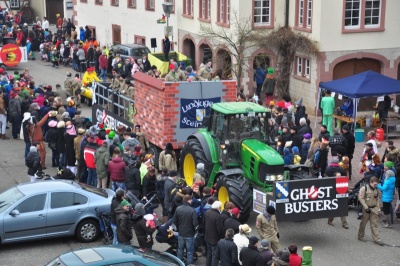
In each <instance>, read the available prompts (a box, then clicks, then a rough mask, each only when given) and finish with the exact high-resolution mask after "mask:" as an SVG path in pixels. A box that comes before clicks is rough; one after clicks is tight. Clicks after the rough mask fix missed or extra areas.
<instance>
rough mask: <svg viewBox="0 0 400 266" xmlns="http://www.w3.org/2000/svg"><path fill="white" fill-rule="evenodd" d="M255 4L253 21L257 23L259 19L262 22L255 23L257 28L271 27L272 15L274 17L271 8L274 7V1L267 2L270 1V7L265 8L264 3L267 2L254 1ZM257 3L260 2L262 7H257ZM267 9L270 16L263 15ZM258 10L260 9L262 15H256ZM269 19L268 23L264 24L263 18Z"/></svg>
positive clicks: (261, 0) (262, 0)
mask: <svg viewBox="0 0 400 266" xmlns="http://www.w3.org/2000/svg"><path fill="white" fill-rule="evenodd" d="M253 1H254V2H253V5H254V17H253V21H256V19H255V18H259V20H260V22H254V25H255V26H269V25H271V15H272V10H271V8H272V6H271V4H272V3H271V2H272V0H267V1H268V5H267V6H263V3H264V1H265V0H253ZM256 2H260V7H256ZM264 8H265V9H267V10H268V14H266V15H265V14H263V9H264ZM256 9H260V11H261V12H260V14H261V15H256V12H255V10H256ZM265 16H266V17H267V18H268V19H267V22H263V17H265Z"/></svg>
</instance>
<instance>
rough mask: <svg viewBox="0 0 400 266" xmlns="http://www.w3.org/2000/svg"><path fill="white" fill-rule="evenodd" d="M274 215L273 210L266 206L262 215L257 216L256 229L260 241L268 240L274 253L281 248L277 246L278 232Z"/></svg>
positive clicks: (271, 207)
mask: <svg viewBox="0 0 400 266" xmlns="http://www.w3.org/2000/svg"><path fill="white" fill-rule="evenodd" d="M275 213H276V210H275V208H274V207H273V206H268V207H267V208H266V209H265V210H264V212H263V213H260V214H259V215H258V216H257V218H256V229H257V233H258V234H259V235H260V237H261V238H262V239H268V240H269V242H270V243H271V248H272V251H273V252H275V253H276V252H277V251H278V250H279V249H280V248H281V245H280V244H279V230H278V223H277V221H276V217H275Z"/></svg>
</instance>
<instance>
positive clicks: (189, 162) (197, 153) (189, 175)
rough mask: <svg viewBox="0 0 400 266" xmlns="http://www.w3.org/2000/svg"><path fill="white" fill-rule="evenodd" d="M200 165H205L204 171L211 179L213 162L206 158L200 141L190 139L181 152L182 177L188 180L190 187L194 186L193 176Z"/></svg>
mask: <svg viewBox="0 0 400 266" xmlns="http://www.w3.org/2000/svg"><path fill="white" fill-rule="evenodd" d="M198 163H203V164H204V171H205V172H206V174H207V177H210V174H211V171H212V162H209V161H208V160H207V158H206V155H205V153H204V150H203V148H202V147H201V144H200V141H199V140H198V139H189V140H187V141H186V143H185V146H184V147H183V149H182V151H181V159H180V166H181V176H182V178H184V179H185V180H186V183H187V184H188V185H189V186H192V185H193V176H194V173H195V172H196V166H197V164H198Z"/></svg>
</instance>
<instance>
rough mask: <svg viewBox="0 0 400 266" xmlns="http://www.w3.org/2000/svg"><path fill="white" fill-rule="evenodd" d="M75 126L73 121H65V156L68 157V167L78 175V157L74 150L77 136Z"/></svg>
mask: <svg viewBox="0 0 400 266" xmlns="http://www.w3.org/2000/svg"><path fill="white" fill-rule="evenodd" d="M76 135H77V134H76V130H75V126H74V125H73V124H72V122H71V121H67V122H66V123H65V136H64V140H65V156H66V158H67V168H68V169H70V170H71V171H72V172H73V173H74V174H75V175H76V170H77V169H76V158H75V150H74V139H75V138H76Z"/></svg>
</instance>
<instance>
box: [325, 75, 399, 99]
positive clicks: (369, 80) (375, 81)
mask: <svg viewBox="0 0 400 266" xmlns="http://www.w3.org/2000/svg"><path fill="white" fill-rule="evenodd" d="M319 87H320V88H323V89H327V90H331V91H332V92H336V93H338V94H342V95H344V96H347V97H349V98H364V97H373V96H383V95H389V94H398V93H400V81H399V80H395V79H392V78H389V77H387V76H384V75H382V74H379V73H377V72H374V71H371V70H368V71H365V72H362V73H360V74H356V75H353V76H350V77H346V78H342V79H337V80H333V81H329V82H321V83H320V84H319Z"/></svg>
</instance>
